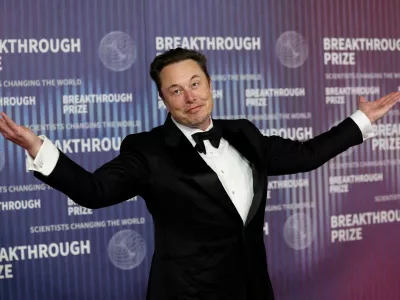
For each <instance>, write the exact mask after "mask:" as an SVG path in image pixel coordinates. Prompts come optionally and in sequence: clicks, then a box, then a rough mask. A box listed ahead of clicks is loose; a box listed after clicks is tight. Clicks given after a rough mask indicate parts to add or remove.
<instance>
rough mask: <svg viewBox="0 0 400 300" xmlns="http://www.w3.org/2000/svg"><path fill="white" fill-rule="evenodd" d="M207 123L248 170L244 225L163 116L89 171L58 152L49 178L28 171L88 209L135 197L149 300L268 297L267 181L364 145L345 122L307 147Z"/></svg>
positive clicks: (242, 127)
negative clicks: (144, 238)
mask: <svg viewBox="0 0 400 300" xmlns="http://www.w3.org/2000/svg"><path fill="white" fill-rule="evenodd" d="M213 123H214V126H220V128H221V129H222V133H223V138H224V139H225V140H227V141H228V142H229V144H230V145H232V146H233V147H234V148H235V149H236V150H237V151H238V152H239V153H240V154H241V155H242V156H243V157H245V158H246V159H247V160H248V161H249V164H250V166H251V169H252V172H253V188H254V198H253V200H252V203H251V206H250V210H249V213H248V217H247V219H246V221H245V222H243V220H242V219H241V217H240V215H239V213H238V212H237V210H236V208H235V206H234V204H233V203H232V201H231V199H230V198H229V196H228V195H227V193H226V192H225V190H224V187H223V186H222V184H221V182H220V181H219V179H218V176H217V174H215V173H214V172H213V171H212V169H211V168H210V167H209V166H208V165H207V164H206V162H205V161H204V160H203V159H202V158H201V156H200V155H199V154H198V153H197V151H196V150H195V148H194V147H193V146H192V144H191V143H190V142H189V141H188V140H187V138H186V137H185V136H184V135H183V133H182V132H181V131H180V130H179V129H178V128H177V127H176V125H175V124H174V123H173V121H172V120H171V118H170V116H168V118H167V120H166V122H165V123H164V125H161V126H159V127H156V128H154V129H153V130H151V131H149V132H143V133H138V134H132V135H128V136H127V137H125V138H124V140H123V142H122V144H121V148H120V154H119V155H118V156H117V157H116V158H114V159H113V160H111V161H109V162H107V163H106V164H104V165H103V166H101V167H100V168H99V169H97V170H96V171H95V172H93V173H91V172H88V171H86V170H84V169H83V168H82V167H80V166H79V165H78V164H76V163H74V162H73V161H72V160H70V159H69V158H68V157H67V156H66V155H64V154H62V153H61V152H60V158H59V160H58V162H57V165H56V167H55V169H54V170H53V172H52V173H51V174H50V175H49V176H46V177H45V176H43V175H41V174H39V173H37V172H35V176H36V177H37V178H39V179H40V180H42V181H43V182H45V183H47V184H49V185H50V186H52V187H53V188H55V189H57V190H59V191H61V192H63V193H64V194H66V195H67V196H68V197H69V198H71V199H72V200H74V201H75V202H76V203H78V204H80V205H82V206H84V207H88V208H92V209H95V208H101V207H107V206H110V205H114V204H117V203H119V202H122V201H124V200H127V199H129V198H132V197H133V196H136V195H139V196H141V197H143V199H144V200H145V202H146V205H147V208H148V210H149V212H150V213H151V214H152V217H153V221H154V228H155V251H154V255H153V258H152V265H151V270H150V278H149V281H148V290H147V299H149V300H189V299H190V300H197V299H198V300H200V299H201V300H261V299H262V300H272V299H274V296H273V290H272V287H271V282H270V278H269V275H268V268H267V259H266V251H265V246H264V240H263V238H264V233H263V225H264V211H265V204H266V193H267V183H268V182H267V177H268V176H269V175H282V174H292V173H299V172H306V171H310V170H313V169H315V168H317V167H319V166H321V165H322V164H324V163H325V162H326V161H328V160H329V159H331V158H333V157H334V156H336V155H337V154H339V153H341V152H343V151H345V150H346V149H348V148H349V147H351V146H354V145H356V144H359V143H362V141H363V139H362V134H361V131H360V129H359V128H358V126H357V125H356V124H355V123H354V121H353V120H352V119H351V118H347V119H345V120H344V121H343V122H342V123H340V124H339V125H338V126H335V127H333V128H332V129H331V130H329V131H327V132H325V133H323V134H321V135H319V136H316V137H314V138H313V139H310V140H308V141H305V142H299V141H292V140H289V139H284V138H281V137H277V136H271V137H267V136H263V135H262V134H261V133H260V131H259V130H258V129H257V128H256V126H255V125H253V124H252V123H251V122H249V121H248V120H244V119H241V120H213ZM222 159H223V158H222ZM269 259H270V260H273V259H274V257H269Z"/></svg>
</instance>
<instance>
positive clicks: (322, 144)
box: [253, 118, 363, 175]
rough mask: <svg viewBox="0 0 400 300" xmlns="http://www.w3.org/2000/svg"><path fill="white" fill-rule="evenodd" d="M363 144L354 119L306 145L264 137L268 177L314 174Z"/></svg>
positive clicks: (346, 121)
mask: <svg viewBox="0 0 400 300" xmlns="http://www.w3.org/2000/svg"><path fill="white" fill-rule="evenodd" d="M253 126H254V125H253ZM260 135H261V133H260ZM362 142H363V137H362V133H361V130H360V128H359V127H358V126H357V124H356V123H355V122H354V121H353V120H352V119H351V118H346V119H345V120H344V121H343V122H341V123H340V124H339V125H337V126H334V127H332V128H331V129H330V130H329V131H327V132H324V133H322V134H320V135H318V136H316V137H314V138H312V139H310V140H307V141H304V142H300V141H293V140H290V139H285V138H282V137H279V136H270V137H268V136H262V135H261V148H262V153H263V158H264V163H265V168H266V171H267V173H268V175H285V174H294V173H301V172H307V171H311V170H314V169H316V168H318V167H320V166H321V165H323V164H324V163H326V162H327V161H329V160H330V159H332V158H333V157H335V156H337V155H338V154H340V153H342V152H344V151H346V150H347V149H348V148H350V147H352V146H355V145H358V144H361V143H362Z"/></svg>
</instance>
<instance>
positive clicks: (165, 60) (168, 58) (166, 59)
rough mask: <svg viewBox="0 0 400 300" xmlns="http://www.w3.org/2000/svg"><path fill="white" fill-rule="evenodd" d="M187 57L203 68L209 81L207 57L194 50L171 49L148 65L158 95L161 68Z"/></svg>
mask: <svg viewBox="0 0 400 300" xmlns="http://www.w3.org/2000/svg"><path fill="white" fill-rule="evenodd" d="M187 59H192V60H194V61H195V62H197V63H198V64H199V66H200V68H201V69H202V70H203V72H204V74H206V77H207V79H208V81H210V75H209V74H208V70H207V58H206V56H205V55H204V54H202V53H200V52H198V51H195V50H189V49H183V48H176V49H171V50H168V51H166V52H164V53H162V54H160V55H158V56H156V57H155V58H154V60H153V62H152V63H151V65H150V77H151V79H153V81H154V82H155V84H156V85H157V89H158V92H159V93H160V95H161V80H160V72H161V70H162V69H163V68H164V67H166V66H168V65H170V64H173V63H177V62H180V61H183V60H187Z"/></svg>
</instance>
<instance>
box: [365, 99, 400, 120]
mask: <svg viewBox="0 0 400 300" xmlns="http://www.w3.org/2000/svg"><path fill="white" fill-rule="evenodd" d="M399 100H400V92H394V93H390V94H388V95H386V96H383V97H382V98H380V99H378V100H376V101H372V102H368V101H367V100H366V99H365V98H364V97H363V96H361V97H360V99H359V102H358V109H359V110H361V111H362V112H363V113H364V114H365V115H366V116H367V117H368V119H369V120H370V121H371V123H374V122H375V121H376V120H378V119H380V118H382V117H383V116H384V115H385V114H386V113H387V112H388V111H389V110H390V109H391V108H392V107H393V106H394V105H395V104H396V103H397V102H398V101H399Z"/></svg>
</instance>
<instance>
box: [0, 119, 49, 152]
mask: <svg viewBox="0 0 400 300" xmlns="http://www.w3.org/2000/svg"><path fill="white" fill-rule="evenodd" d="M0 133H1V134H2V135H3V136H4V137H5V138H6V139H7V140H9V141H11V142H13V143H15V144H17V145H19V146H21V147H22V148H24V149H26V150H27V151H28V153H29V155H30V156H32V158H35V157H36V155H37V153H38V152H39V149H40V147H41V146H42V144H43V141H42V140H41V139H40V138H39V137H38V136H37V135H36V134H35V133H34V132H33V131H32V130H30V129H29V128H26V127H24V126H20V125H17V124H15V123H14V122H13V120H11V119H10V118H9V117H8V116H7V115H6V114H5V113H3V112H2V113H0Z"/></svg>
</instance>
